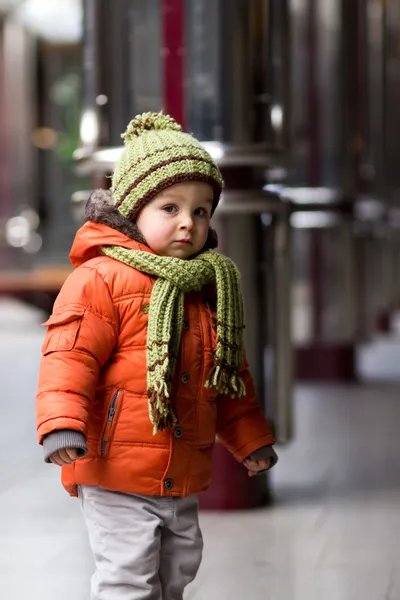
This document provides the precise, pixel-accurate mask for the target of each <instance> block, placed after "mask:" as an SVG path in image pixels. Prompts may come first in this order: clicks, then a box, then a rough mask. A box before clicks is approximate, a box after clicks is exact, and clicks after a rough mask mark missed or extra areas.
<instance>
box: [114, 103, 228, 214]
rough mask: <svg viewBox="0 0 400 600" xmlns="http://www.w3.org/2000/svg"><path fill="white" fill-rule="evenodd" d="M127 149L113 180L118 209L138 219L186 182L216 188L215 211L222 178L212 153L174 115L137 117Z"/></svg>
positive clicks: (128, 135)
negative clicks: (155, 201) (152, 202)
mask: <svg viewBox="0 0 400 600" xmlns="http://www.w3.org/2000/svg"><path fill="white" fill-rule="evenodd" d="M122 137H123V138H124V141H125V149H124V151H123V154H122V156H121V158H120V160H119V162H118V163H117V165H116V168H115V171H114V175H113V178H112V188H111V189H112V194H113V199H114V203H115V207H116V208H117V210H118V211H119V212H120V213H121V214H122V215H123V216H124V217H126V218H128V219H131V220H136V218H137V216H138V214H139V212H140V211H141V209H142V208H143V207H144V206H145V205H146V204H148V203H149V202H150V200H152V199H153V198H154V197H155V196H156V195H157V194H159V193H160V192H161V191H163V190H165V189H166V188H168V187H170V186H172V185H174V184H176V183H182V182H184V181H202V182H205V183H208V184H210V185H211V186H212V187H213V189H214V205H213V210H215V208H216V206H217V204H218V202H219V198H220V195H221V190H222V186H223V180H222V175H221V173H220V170H219V169H218V167H217V165H216V163H215V162H214V161H213V159H212V158H211V156H210V155H209V153H208V152H207V151H206V150H205V149H204V148H203V147H202V146H201V144H200V142H198V141H197V140H196V139H195V138H194V137H193V136H192V135H189V134H188V133H184V132H183V131H182V128H181V126H180V125H178V123H177V122H176V121H175V120H174V119H173V118H172V117H170V116H168V115H164V114H163V113H162V112H160V113H151V112H149V113H143V114H141V115H137V116H136V117H135V118H134V119H133V120H132V121H131V122H130V123H129V125H128V128H127V130H126V132H125V133H124V134H123V135H122Z"/></svg>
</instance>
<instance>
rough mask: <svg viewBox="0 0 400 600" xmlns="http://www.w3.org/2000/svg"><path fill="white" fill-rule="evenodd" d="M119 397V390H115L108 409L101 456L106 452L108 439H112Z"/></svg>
mask: <svg viewBox="0 0 400 600" xmlns="http://www.w3.org/2000/svg"><path fill="white" fill-rule="evenodd" d="M118 398H119V390H117V391H116V392H115V394H114V396H113V397H112V400H111V403H110V406H109V409H108V415H107V423H106V426H105V427H104V432H103V437H102V438H101V456H104V454H105V452H106V448H107V443H108V440H109V439H110V433H111V429H112V424H113V421H114V417H115V413H116V411H117V405H118Z"/></svg>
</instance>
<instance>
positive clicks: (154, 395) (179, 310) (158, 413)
mask: <svg viewBox="0 0 400 600" xmlns="http://www.w3.org/2000/svg"><path fill="white" fill-rule="evenodd" d="M102 253H103V254H105V255H106V256H110V257H111V258H114V259H116V260H119V261H121V262H123V263H126V264H127V265H130V266H131V267H134V268H135V269H137V270H138V271H142V272H143V273H147V274H149V275H153V276H156V277H158V279H157V281H156V282H155V284H154V287H153V291H152V294H151V299H150V307H149V323H148V332H147V394H148V400H149V415H150V420H151V422H152V424H153V425H154V431H153V433H156V432H157V431H159V430H160V431H161V430H163V429H165V428H167V427H172V426H173V425H175V424H176V422H177V418H176V415H175V413H174V410H173V408H172V406H171V404H170V395H171V384H172V377H173V374H174V370H175V366H176V361H177V358H178V354H179V348H180V343H181V331H182V326H183V314H184V296H185V293H187V292H191V291H195V290H201V288H202V287H203V286H204V285H206V284H210V283H215V284H216V288H217V323H216V325H217V347H216V352H215V359H214V367H213V369H212V371H211V373H209V375H208V377H207V380H206V383H205V387H206V388H215V389H217V390H218V391H219V392H220V393H221V394H231V395H232V397H234V396H238V397H240V396H244V395H245V393H246V389H245V385H244V382H243V380H242V378H241V377H240V375H239V369H240V365H241V363H242V355H243V329H244V324H243V298H242V293H241V289H240V281H239V273H238V270H237V268H236V266H235V265H234V263H233V262H232V261H231V260H230V259H229V258H227V257H225V256H223V255H222V254H219V253H217V252H213V251H212V250H209V251H207V252H204V253H202V254H200V255H198V256H197V257H196V258H193V259H190V260H183V259H181V258H174V257H169V256H158V255H156V254H151V253H149V252H145V251H141V250H129V249H127V248H123V247H121V246H103V247H102Z"/></svg>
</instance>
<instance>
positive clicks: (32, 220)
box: [20, 206, 40, 229]
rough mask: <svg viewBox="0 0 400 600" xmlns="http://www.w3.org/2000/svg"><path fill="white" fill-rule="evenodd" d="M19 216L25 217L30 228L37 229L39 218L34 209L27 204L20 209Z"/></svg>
mask: <svg viewBox="0 0 400 600" xmlns="http://www.w3.org/2000/svg"><path fill="white" fill-rule="evenodd" d="M20 216H21V217H23V218H24V219H26V220H27V221H28V223H29V227H30V228H31V229H37V228H38V227H39V223H40V218H39V215H38V214H37V212H36V211H35V210H33V209H32V208H30V207H29V206H27V207H25V208H23V209H22V210H21V213H20Z"/></svg>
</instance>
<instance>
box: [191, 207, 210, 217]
mask: <svg viewBox="0 0 400 600" xmlns="http://www.w3.org/2000/svg"><path fill="white" fill-rule="evenodd" d="M194 214H195V215H196V216H198V217H204V215H206V214H207V211H206V209H205V208H196V210H195V211H194Z"/></svg>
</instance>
